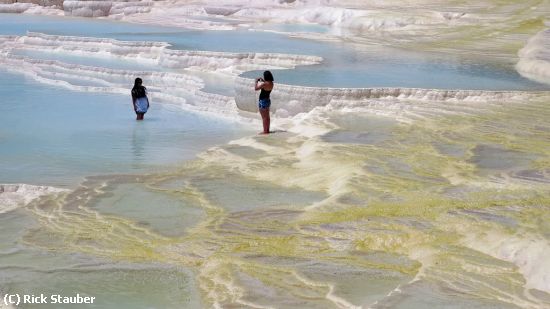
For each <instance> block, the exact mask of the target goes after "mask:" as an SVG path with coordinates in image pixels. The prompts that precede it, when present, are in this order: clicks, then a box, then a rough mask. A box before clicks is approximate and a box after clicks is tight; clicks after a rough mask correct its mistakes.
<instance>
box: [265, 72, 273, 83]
mask: <svg viewBox="0 0 550 309" xmlns="http://www.w3.org/2000/svg"><path fill="white" fill-rule="evenodd" d="M264 80H265V81H268V82H272V81H274V79H273V74H271V72H269V71H265V72H264Z"/></svg>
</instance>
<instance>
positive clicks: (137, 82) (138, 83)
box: [132, 77, 143, 89]
mask: <svg viewBox="0 0 550 309" xmlns="http://www.w3.org/2000/svg"><path fill="white" fill-rule="evenodd" d="M142 84H143V81H142V80H141V78H139V77H138V78H136V80H135V81H134V88H132V89H136V88H137V87H140V86H141V85H142Z"/></svg>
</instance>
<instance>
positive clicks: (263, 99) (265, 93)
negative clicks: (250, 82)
mask: <svg viewBox="0 0 550 309" xmlns="http://www.w3.org/2000/svg"><path fill="white" fill-rule="evenodd" d="M254 89H255V90H256V91H258V90H261V91H260V97H259V100H258V109H259V110H260V115H261V116H262V123H263V127H264V131H263V132H262V133H261V134H269V125H270V122H271V119H270V118H269V107H270V106H271V99H270V98H269V96H270V94H271V90H273V74H271V72H269V71H265V72H264V78H261V77H259V78H256V84H255V86H254Z"/></svg>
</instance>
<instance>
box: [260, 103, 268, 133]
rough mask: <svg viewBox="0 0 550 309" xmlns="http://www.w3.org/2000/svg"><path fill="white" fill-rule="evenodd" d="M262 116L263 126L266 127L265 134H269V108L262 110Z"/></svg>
mask: <svg viewBox="0 0 550 309" xmlns="http://www.w3.org/2000/svg"><path fill="white" fill-rule="evenodd" d="M260 115H262V125H263V127H264V131H263V134H269V122H270V119H269V108H260Z"/></svg>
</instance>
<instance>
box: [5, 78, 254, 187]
mask: <svg viewBox="0 0 550 309" xmlns="http://www.w3.org/2000/svg"><path fill="white" fill-rule="evenodd" d="M129 88H131V85H130V86H129ZM0 90H1V91H2V93H3V99H2V104H0V132H2V133H1V136H0V155H1V156H2V160H1V161H0V183H13V182H15V183H30V184H48V185H55V186H69V187H72V186H74V185H75V181H76V182H78V181H80V180H81V179H82V178H83V177H85V176H89V175H94V174H104V173H128V172H131V173H138V172H141V173H143V172H147V171H153V170H157V169H159V168H160V169H166V168H167V167H166V166H167V165H174V164H177V163H179V162H181V161H182V160H186V159H191V158H194V156H195V155H196V154H197V153H198V152H200V151H203V150H205V149H207V148H208V147H210V146H212V145H216V144H218V143H223V142H225V141H229V140H231V139H234V138H235V137H238V136H242V135H243V134H247V132H250V131H247V130H246V129H245V128H244V127H243V126H242V125H239V124H237V123H234V122H229V121H226V120H221V119H219V118H213V117H208V116H201V115H199V114H196V113H189V112H184V111H182V110H181V109H179V108H178V107H177V106H167V105H161V104H155V102H154V101H152V102H151V110H150V111H149V112H148V114H147V115H146V117H145V118H146V121H144V122H136V120H135V114H134V113H133V110H132V106H131V98H130V96H129V95H128V96H123V95H111V94H101V93H80V92H71V91H66V90H63V89H59V88H56V87H52V86H47V85H43V84H39V83H37V82H35V81H33V80H30V79H28V78H25V77H23V76H21V75H18V74H13V73H8V72H6V71H0ZM128 91H129V90H128Z"/></svg>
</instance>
